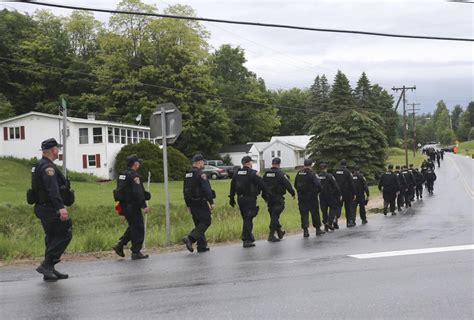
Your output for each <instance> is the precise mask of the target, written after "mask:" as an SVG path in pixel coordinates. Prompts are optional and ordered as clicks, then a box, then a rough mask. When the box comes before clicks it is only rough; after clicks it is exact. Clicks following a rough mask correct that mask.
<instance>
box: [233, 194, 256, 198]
mask: <svg viewBox="0 0 474 320" xmlns="http://www.w3.org/2000/svg"><path fill="white" fill-rule="evenodd" d="M237 197H239V198H256V197H257V195H256V194H238V195H237Z"/></svg>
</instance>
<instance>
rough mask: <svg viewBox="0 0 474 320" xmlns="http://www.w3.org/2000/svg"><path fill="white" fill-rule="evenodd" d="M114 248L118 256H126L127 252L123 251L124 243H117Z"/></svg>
mask: <svg viewBox="0 0 474 320" xmlns="http://www.w3.org/2000/svg"><path fill="white" fill-rule="evenodd" d="M112 249H113V250H114V251H115V253H116V254H117V255H118V256H120V257H122V258H123V257H125V253H124V252H123V245H121V244H120V243H117V244H116V245H115V246H113V247H112Z"/></svg>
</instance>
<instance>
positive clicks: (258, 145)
mask: <svg viewBox="0 0 474 320" xmlns="http://www.w3.org/2000/svg"><path fill="white" fill-rule="evenodd" d="M269 143H270V142H248V143H247V144H248V145H250V148H252V146H254V147H255V149H257V151H258V152H262V151H263V150H265V147H266V146H267V145H268V144H269Z"/></svg>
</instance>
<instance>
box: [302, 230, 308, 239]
mask: <svg viewBox="0 0 474 320" xmlns="http://www.w3.org/2000/svg"><path fill="white" fill-rule="evenodd" d="M303 237H305V238H308V237H309V232H308V228H303Z"/></svg>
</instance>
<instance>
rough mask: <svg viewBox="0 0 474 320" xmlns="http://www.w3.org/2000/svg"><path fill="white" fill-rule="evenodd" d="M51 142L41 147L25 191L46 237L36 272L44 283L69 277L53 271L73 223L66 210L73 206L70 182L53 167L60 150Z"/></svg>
mask: <svg viewBox="0 0 474 320" xmlns="http://www.w3.org/2000/svg"><path fill="white" fill-rule="evenodd" d="M61 147H62V145H60V144H58V143H57V141H56V140H55V139H53V138H51V139H47V140H45V141H43V142H42V143H41V150H42V152H43V156H42V158H41V160H40V161H39V163H38V164H37V165H36V167H34V168H33V171H32V182H31V184H32V188H31V189H30V190H29V191H28V196H27V197H28V203H30V204H35V207H34V211H35V215H36V217H38V218H39V219H40V220H41V225H42V226H43V229H44V233H45V245H46V250H45V256H44V260H43V262H42V263H41V265H40V266H39V267H38V268H36V271H38V272H39V273H41V274H43V279H44V280H45V281H56V280H58V279H67V278H68V275H67V274H63V273H61V272H59V271H57V270H56V269H55V266H54V265H55V264H57V263H58V262H59V261H61V260H60V259H61V256H62V254H63V253H64V251H65V250H66V248H67V246H68V245H69V243H70V242H71V239H72V229H71V228H72V222H71V219H70V218H69V213H68V210H67V209H66V206H67V205H68V206H69V205H72V203H73V202H74V194H73V193H72V191H71V190H70V189H69V187H70V186H69V182H68V181H67V180H66V178H65V177H64V175H63V174H62V172H61V171H59V170H58V168H57V167H56V165H55V164H54V163H53V161H54V160H56V159H58V156H59V150H60V149H59V148H61Z"/></svg>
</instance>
